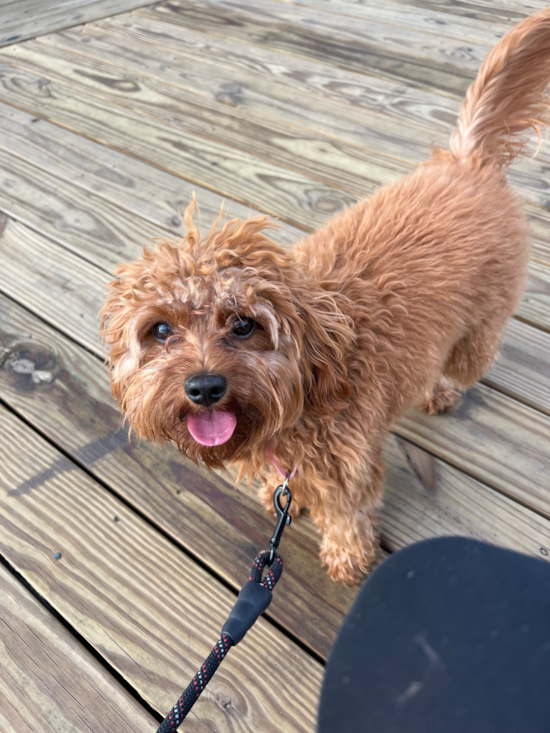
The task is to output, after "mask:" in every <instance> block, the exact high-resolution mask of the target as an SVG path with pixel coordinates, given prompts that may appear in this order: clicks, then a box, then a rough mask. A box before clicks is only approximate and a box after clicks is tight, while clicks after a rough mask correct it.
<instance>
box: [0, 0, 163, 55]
mask: <svg viewBox="0 0 550 733" xmlns="http://www.w3.org/2000/svg"><path fill="white" fill-rule="evenodd" d="M148 2H150V0H54V1H53V2H51V1H50V2H48V3H44V0H17V2H11V3H7V4H6V3H4V2H3V3H2V31H1V32H0V46H7V45H9V44H12V43H19V42H20V41H23V40H24V39H26V38H33V37H35V36H38V35H43V34H44V33H51V32H52V31H58V30H60V29H61V28H70V27H71V26H75V25H79V24H80V23H88V22H89V21H91V20H97V19H98V18H105V17H106V16H109V15H114V14H115V13H125V12H128V11H130V10H134V9H135V8H139V7H142V6H143V5H147V3H148Z"/></svg>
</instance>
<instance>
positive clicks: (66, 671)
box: [0, 565, 158, 733]
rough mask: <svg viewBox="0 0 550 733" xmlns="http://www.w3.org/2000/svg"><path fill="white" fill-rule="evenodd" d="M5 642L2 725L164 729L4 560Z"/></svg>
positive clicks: (8, 732)
mask: <svg viewBox="0 0 550 733" xmlns="http://www.w3.org/2000/svg"><path fill="white" fill-rule="evenodd" d="M0 648H1V649H2V652H1V655H0V656H1V658H2V664H1V665H0V729H1V730H2V731H3V733H64V732H66V733H68V732H69V731H71V733H90V731H92V730H93V731H94V733H114V731H117V733H147V732H148V731H150V732H151V733H152V732H153V731H155V730H156V729H157V727H158V723H157V721H156V720H154V718H153V717H152V716H151V715H149V714H147V713H146V712H145V711H144V709H143V707H142V706H141V705H139V704H138V703H137V702H136V701H135V700H134V699H133V698H132V697H131V696H130V695H129V693H128V692H127V691H126V690H124V688H123V687H122V686H121V685H120V683H118V682H117V681H116V680H115V679H114V678H113V676H112V675H110V674H109V673H108V672H107V671H106V670H105V669H104V667H103V666H102V665H101V664H100V663H99V662H98V661H97V660H96V659H95V658H94V657H93V656H92V655H91V654H90V652H89V651H87V650H86V649H85V648H84V647H83V646H82V645H81V644H80V643H79V642H78V641H77V640H76V639H75V638H74V636H72V635H71V633H70V632H69V631H67V630H66V629H65V628H64V627H63V626H62V624H61V623H60V622H59V621H57V620H56V619H55V618H54V617H53V616H52V614H51V613H50V612H49V611H47V610H46V609H45V608H44V606H42V605H41V604H40V603H39V602H38V601H37V600H36V599H35V598H33V596H32V595H31V594H30V593H29V591H28V590H26V588H25V587H24V586H23V585H22V584H21V583H20V582H18V581H17V580H15V578H14V577H13V576H12V575H11V574H10V573H9V572H8V571H7V570H6V568H5V567H4V566H2V565H0Z"/></svg>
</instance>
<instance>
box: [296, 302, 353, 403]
mask: <svg viewBox="0 0 550 733" xmlns="http://www.w3.org/2000/svg"><path fill="white" fill-rule="evenodd" d="M299 298H300V305H299V310H300V314H301V316H302V319H303V322H304V333H303V353H302V360H303V367H302V369H303V371H304V374H305V376H306V385H305V397H306V402H307V403H309V405H310V407H312V408H313V409H314V410H316V411H321V412H326V410H327V408H328V409H329V410H334V411H337V410H341V409H342V408H343V407H345V404H346V400H347V399H348V398H349V396H350V394H351V385H350V381H349V378H348V371H347V365H346V362H347V356H348V354H349V351H350V349H351V347H352V346H353V343H354V341H355V332H354V330H353V323H352V321H351V319H350V318H349V317H348V316H345V315H344V314H343V313H342V311H341V310H340V309H339V308H338V306H337V303H336V301H335V299H334V297H333V296H332V295H331V294H330V293H327V292H324V291H316V292H315V293H313V292H309V291H305V292H304V290H302V292H301V293H300V294H299Z"/></svg>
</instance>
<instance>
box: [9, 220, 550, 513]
mask: <svg viewBox="0 0 550 733" xmlns="http://www.w3.org/2000/svg"><path fill="white" fill-rule="evenodd" d="M0 244H1V245H2V249H1V253H2V254H1V257H2V259H1V260H0V263H1V264H2V268H0V287H2V289H3V290H4V292H6V293H7V294H9V295H10V296H11V297H13V298H15V299H16V300H17V301H18V302H20V303H22V304H24V305H25V306H26V307H28V308H30V309H31V310H33V311H34V312H37V313H40V314H41V316H42V317H43V318H45V319H46V320H47V321H48V322H50V323H52V324H53V325H54V326H55V327H57V328H59V329H60V330H61V331H62V332H64V333H70V335H71V336H72V337H73V338H75V339H76V340H77V341H78V342H79V343H81V344H84V345H86V346H87V347H88V348H90V349H91V350H92V351H95V352H96V353H98V352H100V351H101V347H100V346H99V345H98V344H97V331H96V326H95V324H94V319H93V318H91V317H90V311H91V313H93V314H94V315H95V313H97V310H98V308H93V309H91V308H89V306H86V304H85V303H84V302H83V301H82V300H81V298H82V292H84V291H85V287H86V286H85V283H89V282H91V281H92V280H94V282H95V286H96V287H97V286H98V285H99V282H100V279H101V278H98V276H97V274H95V276H94V277H93V278H92V277H87V276H86V275H85V274H84V272H85V269H83V268H84V265H85V266H86V267H88V268H91V265H88V264H87V263H82V261H79V262H77V263H76V265H77V266H73V264H72V261H71V258H74V255H71V253H69V252H66V253H64V252H63V251H60V252H59V256H58V255H54V254H53V252H54V251H56V250H58V249H59V248H58V247H56V245H54V244H53V243H49V242H48V240H44V239H43V238H40V237H38V235H36V234H34V233H32V232H29V230H26V229H25V228H24V227H23V226H22V225H21V224H18V223H12V224H10V225H9V226H8V227H7V228H6V230H5V231H4V235H3V237H2V240H1V241H0ZM42 259H45V260H46V261H47V262H50V261H52V260H54V261H56V268H55V273H53V272H48V274H47V276H41V275H40V273H39V267H40V265H39V264H38V263H39V262H40V261H41V260H42ZM26 260H28V263H27V261H26ZM4 263H5V264H4ZM81 263H82V264H81ZM77 267H80V268H81V269H80V273H81V274H79V271H78V269H77ZM4 273H5V274H4ZM27 273H28V274H27ZM96 273H97V271H96ZM80 277H82V280H83V287H82V289H81V288H80V287H79V278H80ZM101 277H104V278H105V279H106V278H107V275H106V273H105V274H104V273H101ZM69 278H70V281H71V286H72V287H71V290H70V291H69V292H68V293H67V294H64V297H63V298H61V297H60V296H59V295H57V296H56V292H57V293H60V292H63V291H62V290H61V284H62V283H65V282H66V281H67V280H68V279H69ZM87 287H88V292H90V288H89V285H88V286H87ZM41 291H47V298H45V299H42V298H41V297H40V296H38V297H37V293H40V292H41ZM71 292H73V293H75V294H76V296H77V298H78V300H77V301H76V303H75V306H72V305H71V306H70V307H69V305H68V298H69V297H70V293H71ZM100 293H101V290H100V291H99V292H96V294H95V303H97V301H98V300H99V299H100V297H101V295H100ZM90 296H91V292H90ZM92 302H93V301H92ZM80 312H83V313H84V315H86V316H87V319H86V320H85V319H84V318H82V317H79V318H78V320H77V325H76V324H75V325H73V324H72V323H71V320H72V319H73V322H74V316H73V313H74V314H79V313H80ZM396 431H397V432H398V434H400V435H402V436H403V437H405V438H407V439H409V440H410V441H412V442H414V443H417V444H418V445H420V446H422V447H424V448H426V449H428V450H429V451H430V452H433V453H435V454H436V455H440V456H442V457H444V458H445V459H446V460H447V461H448V462H449V463H452V464H453V465H456V466H457V467H458V468H460V469H461V470H463V471H465V472H466V473H468V474H471V475H473V476H474V477H476V478H479V479H481V480H483V481H484V482H485V483H487V484H489V485H490V486H492V487H494V488H503V489H504V490H505V491H506V492H507V493H509V495H511V496H518V497H521V500H522V501H523V502H524V503H526V504H527V505H529V506H532V507H534V508H536V509H537V510H538V511H541V512H543V513H545V512H546V513H548V514H550V509H549V507H550V503H549V501H548V496H547V492H546V489H545V482H546V481H547V471H548V467H549V465H550V459H549V457H548V455H547V451H546V448H545V443H546V441H547V438H548V435H549V434H550V432H549V431H550V421H549V419H548V417H547V416H545V415H543V414H541V413H540V412H537V411H535V410H532V409H530V408H528V407H526V406H524V405H521V404H520V403H517V402H516V401H514V400H512V399H510V398H509V397H507V396H505V395H501V394H499V393H498V392H495V391H494V390H492V389H490V388H488V387H484V386H482V385H479V386H476V387H474V388H473V389H471V390H470V391H469V392H468V393H467V395H466V397H465V398H464V400H463V401H462V403H461V405H460V406H459V407H457V408H456V410H455V411H454V412H453V413H451V414H449V415H446V416H444V417H439V418H434V417H429V416H427V415H423V414H421V413H418V412H416V411H413V412H410V413H407V415H406V416H405V418H403V419H402V420H401V421H400V422H399V423H398V425H397V426H396Z"/></svg>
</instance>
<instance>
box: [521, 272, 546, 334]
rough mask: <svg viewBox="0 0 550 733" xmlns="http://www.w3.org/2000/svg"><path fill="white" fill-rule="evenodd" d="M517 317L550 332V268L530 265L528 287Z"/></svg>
mask: <svg viewBox="0 0 550 733" xmlns="http://www.w3.org/2000/svg"><path fill="white" fill-rule="evenodd" d="M516 315H517V316H518V317H519V318H521V319H522V320H524V321H526V322H527V323H530V324H531V325H533V326H537V327H538V328H542V329H544V330H545V331H550V268H548V267H547V266H546V265H543V264H539V263H538V262H530V263H529V274H528V278H527V285H526V287H525V290H524V292H523V295H522V298H521V303H520V304H519V307H518V309H517V310H516Z"/></svg>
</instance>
